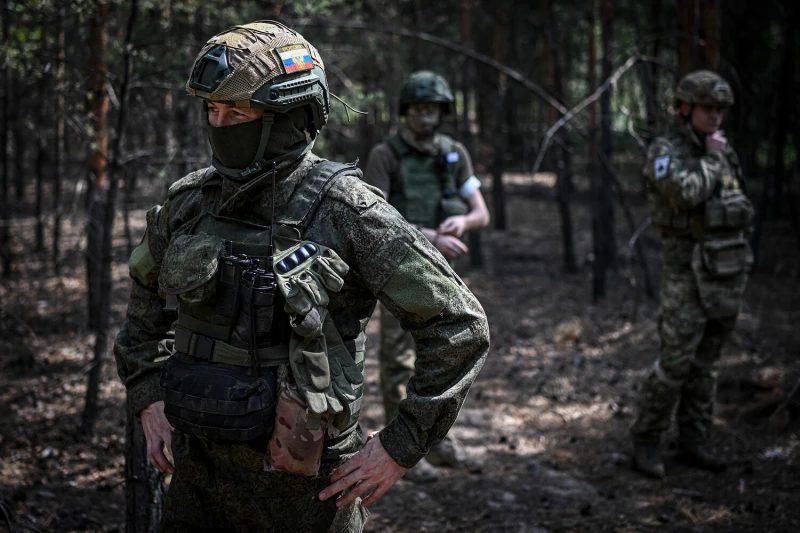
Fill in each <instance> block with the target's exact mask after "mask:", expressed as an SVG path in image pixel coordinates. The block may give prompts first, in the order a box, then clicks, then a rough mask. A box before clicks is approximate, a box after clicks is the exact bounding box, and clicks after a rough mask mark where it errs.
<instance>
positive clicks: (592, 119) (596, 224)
mask: <svg viewBox="0 0 800 533" xmlns="http://www.w3.org/2000/svg"><path fill="white" fill-rule="evenodd" d="M599 1H600V0H592V4H591V12H590V14H589V30H588V34H589V43H588V44H589V51H588V53H587V65H586V69H587V73H588V79H587V86H588V92H589V94H591V93H593V92H594V91H595V90H596V89H597V79H596V62H597V46H596V43H595V28H596V27H597V16H598V10H599V8H600V5H599ZM588 114H589V132H588V137H589V140H588V142H589V162H588V165H587V167H588V168H587V174H588V175H589V180H590V188H591V192H592V199H591V202H592V204H591V211H592V245H593V255H594V260H593V261H592V300H593V301H594V302H597V301H599V300H600V299H601V298H602V297H603V295H604V292H605V270H604V265H603V257H602V249H601V242H602V227H601V225H600V201H601V197H602V192H601V189H602V172H598V152H597V108H596V105H595V104H594V103H592V104H591V105H590V106H589V107H588Z"/></svg>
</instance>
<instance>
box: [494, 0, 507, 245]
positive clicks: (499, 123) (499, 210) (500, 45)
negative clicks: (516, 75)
mask: <svg viewBox="0 0 800 533" xmlns="http://www.w3.org/2000/svg"><path fill="white" fill-rule="evenodd" d="M510 9H511V5H510V0H502V1H501V2H499V5H498V6H497V11H496V13H497V14H496V19H495V27H494V42H493V46H492V51H493V55H494V60H495V61H498V62H500V63H504V62H505V61H506V58H507V56H508V38H507V36H506V31H507V28H508V24H509V12H510ZM507 96H508V76H507V75H506V73H505V72H499V73H498V74H497V101H496V102H495V105H494V120H493V130H494V142H493V147H492V148H493V150H492V151H493V154H492V159H493V162H492V200H493V204H494V227H495V228H497V229H499V230H504V229H506V195H505V189H504V187H503V171H504V170H505V145H506V143H505V139H504V135H503V117H504V116H505V112H504V110H505V105H506V98H507Z"/></svg>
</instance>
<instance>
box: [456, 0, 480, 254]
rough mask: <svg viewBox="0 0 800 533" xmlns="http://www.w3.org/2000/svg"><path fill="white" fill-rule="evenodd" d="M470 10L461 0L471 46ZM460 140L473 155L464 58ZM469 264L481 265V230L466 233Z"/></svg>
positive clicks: (468, 67) (464, 38)
mask: <svg viewBox="0 0 800 533" xmlns="http://www.w3.org/2000/svg"><path fill="white" fill-rule="evenodd" d="M472 12H473V0H461V27H460V32H461V43H462V44H463V45H464V46H470V47H471V46H472ZM460 81H461V95H462V96H461V128H460V136H461V142H463V143H464V145H465V146H466V147H467V151H468V152H469V153H470V155H472V156H473V157H474V156H475V143H474V142H473V139H472V128H471V123H470V113H469V105H470V100H469V93H470V89H471V86H472V62H471V61H469V60H466V61H465V62H464V65H463V66H462V67H461V76H460ZM468 240H469V254H470V264H471V265H472V267H474V268H482V267H483V246H482V245H481V232H480V230H478V231H471V232H469V234H468Z"/></svg>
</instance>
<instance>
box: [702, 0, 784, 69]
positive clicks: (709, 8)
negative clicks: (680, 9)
mask: <svg viewBox="0 0 800 533" xmlns="http://www.w3.org/2000/svg"><path fill="white" fill-rule="evenodd" d="M787 5H790V4H787ZM790 8H791V5H790ZM700 9H701V11H700V15H701V20H702V24H703V40H704V41H705V46H704V48H703V63H704V65H703V66H704V67H705V68H707V69H710V70H713V71H715V72H717V71H719V60H720V56H719V49H720V25H721V23H720V18H721V17H720V0H702V3H701V8H700Z"/></svg>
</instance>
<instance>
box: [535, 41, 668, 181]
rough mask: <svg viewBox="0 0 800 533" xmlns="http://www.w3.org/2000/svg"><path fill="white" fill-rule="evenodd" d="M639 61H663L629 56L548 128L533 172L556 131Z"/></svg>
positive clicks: (536, 169)
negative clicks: (593, 90) (595, 88)
mask: <svg viewBox="0 0 800 533" xmlns="http://www.w3.org/2000/svg"><path fill="white" fill-rule="evenodd" d="M639 61H651V62H656V63H660V62H661V60H660V59H658V58H655V57H650V56H644V55H641V54H636V55H633V56H631V57H629V58H628V60H627V61H625V63H623V64H622V65H621V66H619V67H618V68H617V70H616V71H614V73H613V74H612V75H611V76H610V77H609V78H608V79H607V80H606V81H604V82H603V84H602V85H600V86H599V87H598V88H597V90H595V92H593V93H592V94H590V95H589V96H587V97H586V98H584V99H583V101H582V102H581V103H579V104H578V105H576V106H575V107H573V108H572V109H570V110H569V111H567V112H566V113H564V116H563V117H561V118H560V119H559V120H558V122H556V123H555V124H553V125H552V126H550V129H548V130H547V133H546V134H545V136H544V139H543V140H542V146H541V148H539V154H538V155H537V156H536V162H535V163H534V165H533V170H532V173H533V174H536V173H537V172H539V167H541V165H542V161H543V160H544V155H545V153H547V149H548V148H549V147H550V142H551V141H552V139H553V135H555V134H556V132H557V131H558V130H560V129H561V128H562V127H564V126H565V125H566V124H567V123H568V122H569V121H570V120H572V119H573V118H575V117H576V116H577V115H578V114H579V113H580V112H581V111H583V110H584V109H586V108H587V107H588V106H589V105H591V104H592V103H594V102H596V101H597V100H598V99H599V98H600V96H602V95H603V93H604V92H606V91H607V90H609V89H610V88H611V86H612V85H616V83H617V82H618V81H619V79H620V78H621V77H622V75H623V74H625V73H626V72H627V71H628V70H630V68H631V67H632V66H634V65H635V64H636V63H638V62H639Z"/></svg>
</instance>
